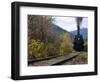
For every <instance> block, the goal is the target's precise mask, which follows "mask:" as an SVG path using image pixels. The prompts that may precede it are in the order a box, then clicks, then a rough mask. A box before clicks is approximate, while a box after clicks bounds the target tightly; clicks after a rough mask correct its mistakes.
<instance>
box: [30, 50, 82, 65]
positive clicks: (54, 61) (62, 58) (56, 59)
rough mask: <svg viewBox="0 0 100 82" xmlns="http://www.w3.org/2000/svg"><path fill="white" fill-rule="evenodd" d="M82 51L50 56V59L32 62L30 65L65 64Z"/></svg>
mask: <svg viewBox="0 0 100 82" xmlns="http://www.w3.org/2000/svg"><path fill="white" fill-rule="evenodd" d="M79 54H80V52H74V53H70V54H69V55H64V56H60V57H54V58H52V59H51V58H50V59H48V60H43V61H37V62H31V64H30V66H53V65H63V63H65V62H67V61H71V60H72V59H74V58H76V57H77V56H78V55H79Z"/></svg>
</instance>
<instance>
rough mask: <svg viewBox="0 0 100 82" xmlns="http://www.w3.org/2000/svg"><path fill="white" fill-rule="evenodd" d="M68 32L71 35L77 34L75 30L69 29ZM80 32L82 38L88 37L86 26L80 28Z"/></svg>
mask: <svg viewBox="0 0 100 82" xmlns="http://www.w3.org/2000/svg"><path fill="white" fill-rule="evenodd" d="M70 33H71V34H72V36H74V35H77V30H75V31H71V32H70ZM80 34H82V35H83V38H84V39H87V37H88V29H87V28H82V29H80Z"/></svg>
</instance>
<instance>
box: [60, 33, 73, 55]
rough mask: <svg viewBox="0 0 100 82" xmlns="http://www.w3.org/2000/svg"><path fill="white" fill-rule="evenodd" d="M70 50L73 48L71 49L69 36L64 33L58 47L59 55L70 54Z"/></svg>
mask: <svg viewBox="0 0 100 82" xmlns="http://www.w3.org/2000/svg"><path fill="white" fill-rule="evenodd" d="M72 50H73V48H72V43H71V38H70V35H69V34H68V33H66V32H65V33H63V38H62V41H61V45H60V55H66V54H68V53H70V52H72Z"/></svg>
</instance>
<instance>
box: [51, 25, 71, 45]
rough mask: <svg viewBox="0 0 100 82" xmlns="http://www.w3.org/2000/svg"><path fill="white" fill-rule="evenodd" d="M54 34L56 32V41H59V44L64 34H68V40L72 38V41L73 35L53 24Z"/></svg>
mask: <svg viewBox="0 0 100 82" xmlns="http://www.w3.org/2000/svg"><path fill="white" fill-rule="evenodd" d="M52 32H54V33H55V36H56V37H55V38H54V39H55V40H56V41H58V43H59V41H61V40H62V38H63V34H64V33H67V34H68V35H69V36H68V38H70V39H71V34H70V32H68V31H66V30H64V29H62V28H61V27H60V26H58V25H55V24H53V25H52Z"/></svg>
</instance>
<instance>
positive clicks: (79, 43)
mask: <svg viewBox="0 0 100 82" xmlns="http://www.w3.org/2000/svg"><path fill="white" fill-rule="evenodd" d="M76 22H77V35H75V37H74V41H73V48H74V50H76V51H83V50H84V39H83V36H82V35H81V34H80V26H81V22H82V17H77V18H76Z"/></svg>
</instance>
